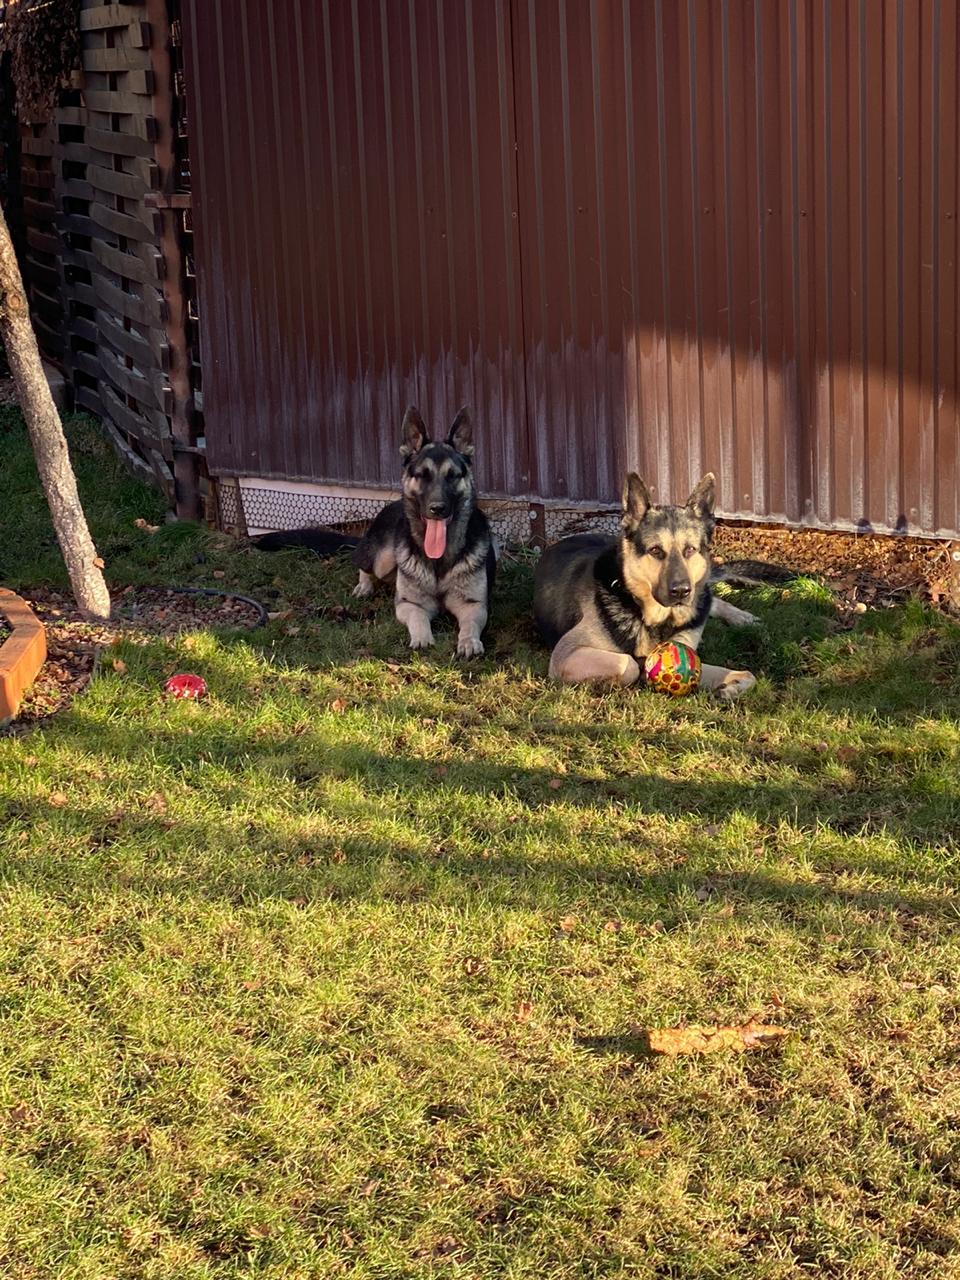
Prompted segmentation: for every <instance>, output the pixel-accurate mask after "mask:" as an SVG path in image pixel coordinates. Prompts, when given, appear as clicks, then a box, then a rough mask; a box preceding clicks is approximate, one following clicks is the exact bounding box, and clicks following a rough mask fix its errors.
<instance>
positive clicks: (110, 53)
mask: <svg viewBox="0 0 960 1280" xmlns="http://www.w3.org/2000/svg"><path fill="white" fill-rule="evenodd" d="M82 62H83V69H84V71H149V70H150V54H149V53H148V52H146V50H143V49H131V48H130V47H129V46H117V47H116V48H114V49H84V51H83V57H82ZM143 92H146V93H151V92H152V89H147V90H144V91H143Z"/></svg>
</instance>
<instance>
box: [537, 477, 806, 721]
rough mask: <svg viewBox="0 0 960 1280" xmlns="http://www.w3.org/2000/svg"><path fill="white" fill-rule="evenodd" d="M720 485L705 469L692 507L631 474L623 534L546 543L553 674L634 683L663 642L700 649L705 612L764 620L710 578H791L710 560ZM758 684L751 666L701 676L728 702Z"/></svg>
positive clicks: (540, 618)
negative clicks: (653, 493)
mask: <svg viewBox="0 0 960 1280" xmlns="http://www.w3.org/2000/svg"><path fill="white" fill-rule="evenodd" d="M714 485H715V481H714V477H713V475H706V476H704V478H703V479H702V480H701V481H700V483H699V484H698V485H697V487H696V488H695V489H694V491H693V493H692V494H691V495H690V497H689V499H688V501H687V503H686V505H685V506H682V507H673V506H655V505H654V504H653V503H652V502H651V500H650V494H649V493H648V492H647V488H646V486H645V485H644V483H643V481H642V480H641V479H640V477H639V476H638V475H636V474H634V473H631V474H630V475H629V476H628V477H627V483H626V487H625V489H624V497H623V520H622V522H621V529H620V533H619V536H617V537H615V538H610V537H606V536H604V535H602V534H590V533H586V534H577V535H575V536H573V537H569V538H561V540H560V541H559V542H555V543H554V544H553V546H551V547H548V548H547V550H546V551H545V552H544V553H543V555H542V556H541V558H540V562H539V564H538V565H537V571H536V576H535V579H534V615H535V618H536V623H537V628H538V630H539V632H540V635H541V637H542V638H543V640H544V641H545V642H546V644H548V645H550V647H551V648H552V649H553V653H552V654H551V657H550V674H551V676H554V677H555V678H556V679H558V680H566V681H569V682H571V683H574V682H578V681H588V680H609V681H612V682H613V683H615V684H620V685H630V684H633V683H634V681H635V680H638V679H639V678H640V673H641V670H642V667H643V659H644V658H645V657H646V655H647V654H648V653H650V651H651V650H652V649H654V648H655V647H656V646H657V645H658V644H662V643H664V642H665V641H667V640H672V641H675V642H676V643H678V644H685V645H689V646H690V648H691V649H696V648H697V645H698V644H699V643H700V637H701V635H702V634H703V628H704V625H705V624H706V621H707V618H710V617H714V618H722V619H723V621H724V622H728V623H730V624H731V625H732V626H735V627H743V626H749V625H751V624H752V623H755V622H756V621H757V619H756V618H755V617H754V616H753V614H752V613H747V612H746V610H744V609H738V608H736V607H735V606H734V605H732V604H730V603H729V602H728V601H726V600H720V599H718V598H717V597H715V596H713V595H712V594H711V591H710V584H711V582H721V581H723V582H736V583H741V584H743V585H751V586H758V585H760V584H761V583H769V582H783V581H788V580H789V579H790V578H791V577H792V575H791V574H789V573H786V572H785V571H784V570H780V569H776V568H774V567H773V566H770V565H763V564H759V563H756V562H754V561H738V562H735V563H731V564H727V565H723V566H720V567H714V566H713V565H712V563H711V559H710V544H711V541H712V538H713V529H714V515H713V508H714V500H715V492H714ZM756 682H757V681H756V677H755V676H753V675H752V674H751V673H750V672H749V671H730V670H728V669H727V668H726V667H712V666H709V665H707V664H706V663H705V664H704V665H703V669H702V672H701V684H702V685H703V687H704V688H705V689H709V690H711V691H712V692H714V693H715V694H717V696H718V697H721V698H724V699H728V700H729V699H733V698H738V697H740V695H741V694H743V693H746V692H747V690H748V689H751V688H752V687H753V686H754V685H755V684H756Z"/></svg>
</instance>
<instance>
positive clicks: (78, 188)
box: [57, 178, 93, 203]
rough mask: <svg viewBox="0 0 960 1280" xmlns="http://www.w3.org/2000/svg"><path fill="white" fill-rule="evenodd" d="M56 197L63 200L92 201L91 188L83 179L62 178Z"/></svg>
mask: <svg viewBox="0 0 960 1280" xmlns="http://www.w3.org/2000/svg"><path fill="white" fill-rule="evenodd" d="M57 195H58V196H59V197H60V199H61V203H62V201H63V200H92V199H93V187H92V186H91V185H90V183H89V182H85V181H84V180H83V178H64V179H63V181H62V182H61V183H60V187H59V190H58V191H57Z"/></svg>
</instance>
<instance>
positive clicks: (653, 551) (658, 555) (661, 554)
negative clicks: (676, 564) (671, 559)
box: [647, 547, 667, 560]
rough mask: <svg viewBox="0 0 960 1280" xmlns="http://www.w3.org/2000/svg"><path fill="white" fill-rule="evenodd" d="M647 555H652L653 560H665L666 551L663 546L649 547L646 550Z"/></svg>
mask: <svg viewBox="0 0 960 1280" xmlns="http://www.w3.org/2000/svg"><path fill="white" fill-rule="evenodd" d="M647 555H648V556H653V558H654V560H666V558H667V553H666V552H665V551H664V549H663V547H651V548H650V549H649V551H648V552H647Z"/></svg>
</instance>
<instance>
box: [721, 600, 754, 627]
mask: <svg viewBox="0 0 960 1280" xmlns="http://www.w3.org/2000/svg"><path fill="white" fill-rule="evenodd" d="M727 608H728V610H729V614H728V617H729V619H730V625H731V626H732V627H756V626H758V625H759V623H760V619H759V618H758V617H757V615H756V614H755V613H751V612H750V611H749V609H738V608H737V606H736V605H735V604H728V605H727Z"/></svg>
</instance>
